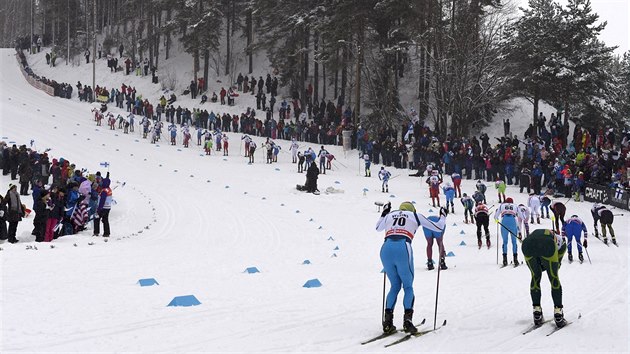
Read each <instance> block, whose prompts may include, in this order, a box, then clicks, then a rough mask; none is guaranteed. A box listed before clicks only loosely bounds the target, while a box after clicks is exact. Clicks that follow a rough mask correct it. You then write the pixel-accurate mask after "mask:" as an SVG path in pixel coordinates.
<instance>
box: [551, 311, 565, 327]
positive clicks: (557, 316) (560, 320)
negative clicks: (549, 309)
mask: <svg viewBox="0 0 630 354" xmlns="http://www.w3.org/2000/svg"><path fill="white" fill-rule="evenodd" d="M553 319H554V321H555V322H556V326H558V328H562V327H564V326H566V325H567V320H565V319H564V313H563V312H562V307H556V308H554V309H553Z"/></svg>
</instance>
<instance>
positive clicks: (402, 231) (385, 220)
mask: <svg viewBox="0 0 630 354" xmlns="http://www.w3.org/2000/svg"><path fill="white" fill-rule="evenodd" d="M391 207H392V206H391V203H387V204H385V205H384V206H383V213H382V214H381V217H380V218H379V219H378V222H377V223H376V231H385V242H384V243H383V246H382V247H381V262H382V263H383V269H384V270H385V274H386V275H387V278H388V279H389V282H390V284H391V287H390V290H389V293H388V294H387V300H386V305H385V313H384V314H383V323H382V324H383V332H385V333H392V332H395V331H396V327H394V325H393V319H394V306H396V299H397V298H398V293H399V292H400V289H401V288H403V289H404V291H405V296H404V298H403V306H404V308H405V316H404V320H403V328H404V330H405V332H408V333H416V332H417V331H418V329H417V328H416V327H415V326H414V325H413V322H412V317H413V303H414V299H415V297H414V293H413V278H414V266H413V249H412V248H411V242H412V240H413V238H414V235H415V233H416V231H417V230H418V228H419V227H420V226H422V227H423V228H426V229H427V230H430V231H433V232H435V233H436V234H442V233H443V232H444V228H445V226H446V215H447V214H448V210H446V209H444V208H441V209H440V217H439V218H438V217H436V216H431V217H429V218H427V217H425V216H424V215H422V214H417V213H416V208H415V207H414V206H413V204H412V203H410V202H403V203H402V204H400V207H399V209H398V210H394V211H392V212H391V213H390V210H391Z"/></svg>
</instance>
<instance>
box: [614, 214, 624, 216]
mask: <svg viewBox="0 0 630 354" xmlns="http://www.w3.org/2000/svg"><path fill="white" fill-rule="evenodd" d="M613 216H623V214H613Z"/></svg>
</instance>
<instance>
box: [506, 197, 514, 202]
mask: <svg viewBox="0 0 630 354" xmlns="http://www.w3.org/2000/svg"><path fill="white" fill-rule="evenodd" d="M505 202H506V203H514V199H512V197H507V198H505Z"/></svg>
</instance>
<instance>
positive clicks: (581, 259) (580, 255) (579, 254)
mask: <svg viewBox="0 0 630 354" xmlns="http://www.w3.org/2000/svg"><path fill="white" fill-rule="evenodd" d="M578 259H579V260H580V263H582V262H584V256H583V255H582V252H580V253H578Z"/></svg>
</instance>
